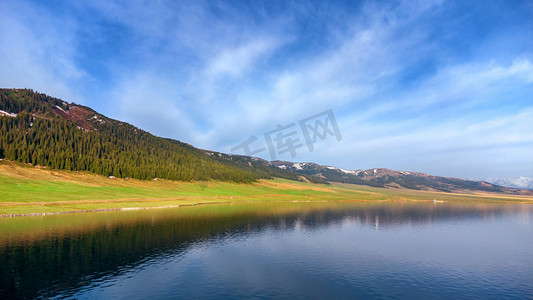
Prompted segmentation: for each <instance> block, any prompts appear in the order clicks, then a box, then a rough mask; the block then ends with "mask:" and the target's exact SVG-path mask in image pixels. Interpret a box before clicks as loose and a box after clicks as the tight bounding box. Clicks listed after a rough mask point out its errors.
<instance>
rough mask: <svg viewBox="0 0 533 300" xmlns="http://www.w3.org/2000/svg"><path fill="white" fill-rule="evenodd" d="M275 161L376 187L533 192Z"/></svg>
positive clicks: (332, 178)
mask: <svg viewBox="0 0 533 300" xmlns="http://www.w3.org/2000/svg"><path fill="white" fill-rule="evenodd" d="M272 165H274V166H276V167H278V168H280V169H283V170H289V171H293V172H296V173H300V174H305V175H312V176H315V177H318V178H322V179H324V180H327V181H333V182H341V183H353V184H360V185H368V186H375V187H389V188H406V189H414V190H431V191H442V192H464V191H483V192H494V193H507V194H528V195H529V194H533V192H530V191H525V190H519V189H511V188H506V187H502V186H498V185H494V184H491V183H488V182H484V181H471V180H465V179H459V178H448V177H440V176H433V175H429V174H424V173H418V172H406V171H395V170H389V169H384V168H376V169H368V170H343V169H339V168H336V167H332V166H322V165H318V164H315V163H293V162H287V161H273V162H272Z"/></svg>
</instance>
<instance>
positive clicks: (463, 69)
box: [0, 0, 533, 178]
mask: <svg viewBox="0 0 533 300" xmlns="http://www.w3.org/2000/svg"><path fill="white" fill-rule="evenodd" d="M0 86H2V87H27V88H32V89H34V90H37V91H40V92H44V93H47V94H49V95H53V96H56V97H59V98H62V99H64V100H67V101H73V102H76V103H81V104H84V105H88V106H90V107H92V108H94V109H96V110H97V111H99V112H101V113H103V114H105V115H107V116H110V117H112V118H115V119H119V120H123V121H127V122H129V123H132V124H134V125H136V126H138V127H140V128H142V129H145V130H147V131H150V132H152V133H154V134H156V135H159V136H164V137H171V138H175V139H178V140H182V141H185V142H188V143H191V144H193V145H195V146H197V147H200V148H204V149H212V150H217V151H222V152H230V149H231V148H232V147H233V146H235V145H237V144H239V143H241V142H243V141H245V140H246V139H247V138H249V137H250V136H256V137H258V140H257V141H256V143H257V144H256V148H259V147H261V141H262V142H263V146H266V144H265V143H264V142H265V141H264V137H263V135H264V133H266V132H269V131H271V130H273V129H275V128H276V126H277V125H278V124H280V125H288V124H291V123H293V122H296V124H297V122H298V121H299V120H302V119H304V118H306V117H309V116H312V115H315V114H317V113H320V112H323V111H326V110H329V109H331V110H332V111H333V112H334V114H335V117H336V120H337V123H338V127H339V130H340V132H341V133H342V140H341V141H337V140H336V139H335V138H334V137H333V136H328V137H327V138H326V139H324V140H319V141H318V142H317V143H316V145H315V149H314V151H313V152H309V151H308V149H307V148H305V147H302V148H299V149H297V150H298V151H297V155H296V157H294V158H292V157H291V156H290V155H289V154H288V153H287V154H285V155H280V156H279V157H278V158H279V159H286V160H293V161H298V162H306V161H313V162H317V163H321V164H328V165H335V166H338V167H341V168H343V169H366V168H374V167H385V168H391V169H398V170H406V171H420V172H427V173H431V174H435V175H443V176H454V177H460V178H486V177H518V176H528V177H533V121H532V120H533V2H531V1H511V0H509V1H446V0H438V1H431V0H426V1H323V2H322V1H190V2H189V1H136V0H133V1H1V2H0ZM298 135H299V136H300V137H301V132H298ZM302 140H303V138H302ZM235 153H239V151H235ZM258 156H261V157H264V158H266V159H269V158H270V157H269V152H268V151H265V152H262V153H259V154H258Z"/></svg>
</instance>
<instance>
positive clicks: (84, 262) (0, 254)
mask: <svg viewBox="0 0 533 300" xmlns="http://www.w3.org/2000/svg"><path fill="white" fill-rule="evenodd" d="M503 213H505V211H504V210H502V209H501V206H489V207H483V208H482V209H481V208H476V207H471V206H466V207H465V206H452V205H441V206H439V205H437V206H432V205H422V206H421V205H406V204H398V205H396V204H395V205H390V204H389V205H346V206H345V205H341V206H335V207H333V208H321V209H319V210H312V209H302V210H300V211H292V212H289V213H281V214H277V213H275V212H271V211H270V212H264V211H263V212H261V210H260V209H258V210H257V212H254V211H253V210H248V211H245V212H242V211H240V212H237V213H235V214H229V215H225V216H221V217H203V216H201V215H200V216H192V217H191V216H189V217H179V218H176V217H172V216H166V217H165V218H157V219H154V218H153V217H150V216H149V215H148V216H147V217H146V218H140V219H137V220H136V221H135V222H127V223H118V224H112V223H109V222H107V223H101V224H100V225H99V226H98V227H95V228H92V229H91V230H89V231H86V232H80V231H76V232H70V233H68V232H67V233H63V234H61V235H59V234H58V235H50V236H47V237H46V238H45V239H41V240H13V241H10V242H9V243H5V244H4V245H3V246H2V247H1V248H0V295H2V296H4V298H34V297H36V296H45V297H46V296H53V295H56V294H57V293H59V292H62V291H65V290H75V289H76V288H80V287H83V286H85V285H87V284H89V283H90V282H91V281H93V280H95V279H98V278H102V277H103V276H107V275H116V274H118V273H120V272H121V270H122V271H124V270H129V269H130V268H131V267H133V266H135V265H137V264H140V263H142V262H143V261H144V260H145V259H147V258H153V257H154V256H158V255H175V254H179V253H182V252H183V251H185V249H187V248H188V247H189V246H190V245H191V244H196V243H201V242H202V241H205V240H209V239H222V238H227V237H242V236H245V235H249V234H254V233H258V232H261V231H264V230H282V231H283V230H294V229H303V230H314V229H319V228H321V227H325V226H326V227H327V226H332V225H340V224H342V223H343V222H356V223H357V224H363V225H365V226H379V227H386V226H402V225H403V224H415V223H431V222H438V221H440V220H450V219H465V218H485V217H494V216H498V215H501V214H503Z"/></svg>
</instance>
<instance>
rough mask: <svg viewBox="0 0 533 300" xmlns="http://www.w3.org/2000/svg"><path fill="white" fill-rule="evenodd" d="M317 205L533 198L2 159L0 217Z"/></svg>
mask: <svg viewBox="0 0 533 300" xmlns="http://www.w3.org/2000/svg"><path fill="white" fill-rule="evenodd" d="M255 201H270V202H277V201H278V202H279V201H282V202H287V201H290V202H308V201H313V202H318V201H328V202H329V201H433V202H435V201H438V202H441V201H468V202H471V201H482V202H513V203H520V202H522V203H533V197H531V196H529V197H528V196H510V195H502V194H487V193H485V194H483V193H475V194H474V193H469V194H468V193H442V192H432V191H415V190H403V189H384V188H373V187H367V186H357V185H349V184H331V185H320V184H311V183H303V182H296V181H290V180H285V179H274V180H259V181H257V182H255V183H251V184H239V183H228V182H220V181H194V182H181V181H171V180H149V181H142V180H136V179H119V178H108V177H104V176H101V175H96V174H92V173H87V172H72V171H57V170H50V169H46V168H40V167H33V166H31V165H26V164H20V163H14V162H10V161H6V160H2V161H0V215H3V216H9V215H21V214H39V213H65V212H77V211H95V210H114V209H116V210H119V209H141V208H161V207H178V206H186V205H198V204H208V203H236V202H255Z"/></svg>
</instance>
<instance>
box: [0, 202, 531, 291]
mask: <svg viewBox="0 0 533 300" xmlns="http://www.w3.org/2000/svg"><path fill="white" fill-rule="evenodd" d="M0 296H1V297H0V298H3V299H8V298H36V297H37V298H39V297H40V298H81V299H95V298H99V299H115V298H116V299H176V298H187V299H197V298H209V299H224V298H288V299H294V298H311V299H313V298H316V299H324V298H326V299H343V298H346V299H354V298H376V299H383V298H418V299H441V298H442V299H472V298H478V299H506V298H509V299H512V298H516V299H524V298H532V299H533V206H531V205H516V204H463V205H459V204H453V203H436V204H434V203H418V204H413V203H402V202H398V203H381V204H369V203H276V204H267V203H253V204H239V205H207V206H201V207H184V208H178V209H162V210H144V211H127V212H102V213H91V214H76V215H59V216H46V217H23V218H12V219H1V220H0Z"/></svg>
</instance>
